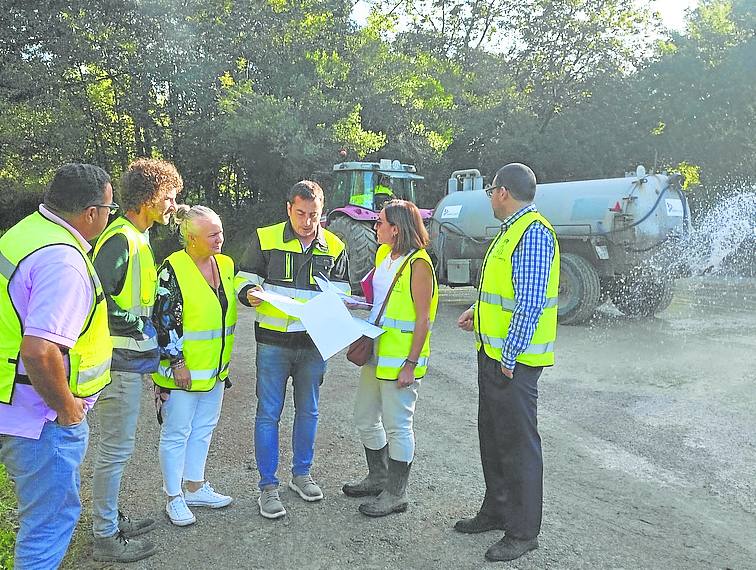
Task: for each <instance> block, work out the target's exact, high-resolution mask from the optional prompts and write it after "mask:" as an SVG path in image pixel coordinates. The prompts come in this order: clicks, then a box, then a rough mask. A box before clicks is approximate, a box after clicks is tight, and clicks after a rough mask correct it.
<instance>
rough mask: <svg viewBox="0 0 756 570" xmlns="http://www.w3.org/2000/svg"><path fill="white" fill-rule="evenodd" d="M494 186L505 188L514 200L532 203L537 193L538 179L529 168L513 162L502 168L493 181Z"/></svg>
mask: <svg viewBox="0 0 756 570" xmlns="http://www.w3.org/2000/svg"><path fill="white" fill-rule="evenodd" d="M493 185H494V186H497V187H498V186H504V188H506V189H507V190H508V191H509V193H510V194H511V195H512V198H514V199H515V200H518V201H520V202H532V201H533V199H534V198H535V193H536V177H535V174H534V173H533V171H532V170H531V169H530V167H529V166H526V165H524V164H521V163H519V162H512V163H510V164H507V165H506V166H502V167H501V168H500V169H499V170H498V171H497V172H496V176H494V179H493Z"/></svg>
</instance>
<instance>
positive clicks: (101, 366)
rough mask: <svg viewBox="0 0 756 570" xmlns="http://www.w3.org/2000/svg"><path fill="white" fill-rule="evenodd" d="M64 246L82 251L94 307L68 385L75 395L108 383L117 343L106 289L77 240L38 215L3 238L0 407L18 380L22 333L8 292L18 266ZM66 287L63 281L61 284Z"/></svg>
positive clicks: (8, 399)
mask: <svg viewBox="0 0 756 570" xmlns="http://www.w3.org/2000/svg"><path fill="white" fill-rule="evenodd" d="M50 245H66V246H70V247H73V248H74V249H76V251H78V252H79V253H81V256H82V258H83V259H84V262H85V264H86V267H87V271H88V273H89V278H90V280H91V283H92V306H91V307H90V309H89V313H88V314H87V318H86V321H85V323H84V328H83V329H82V331H81V333H80V334H79V338H78V339H77V341H76V343H75V344H74V346H73V347H72V348H71V349H70V350H69V351H68V359H69V363H70V370H69V374H68V387H69V388H70V389H71V392H72V393H73V395H74V396H77V397H82V398H83V397H86V396H91V395H93V394H96V393H97V392H99V391H100V390H102V389H103V388H104V387H105V386H107V385H108V384H109V383H110V361H111V356H112V353H113V345H112V344H111V342H110V331H109V330H108V309H107V304H106V302H105V295H104V294H103V292H102V285H101V284H100V280H99V279H98V277H97V273H96V272H95V269H94V267H93V266H92V263H91V262H90V261H89V258H88V257H87V254H86V252H85V251H84V249H83V248H82V247H81V244H80V243H79V240H77V239H76V237H74V236H73V235H72V234H71V232H69V231H68V230H67V229H66V228H64V227H63V226H61V225H59V224H56V223H55V222H52V221H50V220H48V219H47V218H45V217H44V216H42V215H41V214H40V213H39V212H35V213H34V214H31V215H30V216H27V217H26V218H24V219H23V220H21V221H20V222H19V223H17V224H16V225H15V226H13V227H12V228H11V229H9V230H8V231H7V232H5V234H3V235H2V237H0V403H3V404H10V403H11V400H12V398H13V391H14V388H15V385H16V380H17V369H18V362H19V359H20V349H21V341H22V340H23V330H22V326H21V322H20V321H19V318H18V312H17V311H16V308H15V307H14V305H13V301H12V299H11V297H10V293H9V292H8V284H9V281H10V280H11V277H13V274H14V273H15V271H16V269H17V268H18V265H19V264H20V263H21V262H22V261H23V260H24V259H26V258H27V257H29V256H30V255H31V254H32V253H34V252H35V251H38V250H40V249H42V248H43V247H47V246H50ZM61 286H62V287H65V283H61Z"/></svg>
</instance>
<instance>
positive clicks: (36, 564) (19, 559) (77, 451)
mask: <svg viewBox="0 0 756 570" xmlns="http://www.w3.org/2000/svg"><path fill="white" fill-rule="evenodd" d="M88 442H89V424H87V420H86V419H84V421H83V422H81V423H80V424H78V425H76V426H68V427H63V426H60V425H58V424H57V423H56V422H47V423H46V424H45V425H44V427H43V428H42V433H41V434H40V436H39V439H28V438H25V437H16V436H11V435H0V462H2V463H3V464H4V465H5V468H6V469H7V470H8V475H9V476H10V478H11V479H13V481H15V483H16V499H17V500H18V519H19V523H20V526H19V529H18V534H17V535H16V552H15V558H16V559H15V568H16V570H47V569H49V568H57V567H58V566H60V563H61V561H62V560H63V556H64V555H65V553H66V550H67V549H68V544H69V543H70V542H71V537H72V536H73V532H74V528H76V522H77V521H78V520H79V514H80V512H81V502H80V500H79V484H80V479H79V466H80V465H81V462H82V460H83V459H84V453H85V452H86V451H87V443H88Z"/></svg>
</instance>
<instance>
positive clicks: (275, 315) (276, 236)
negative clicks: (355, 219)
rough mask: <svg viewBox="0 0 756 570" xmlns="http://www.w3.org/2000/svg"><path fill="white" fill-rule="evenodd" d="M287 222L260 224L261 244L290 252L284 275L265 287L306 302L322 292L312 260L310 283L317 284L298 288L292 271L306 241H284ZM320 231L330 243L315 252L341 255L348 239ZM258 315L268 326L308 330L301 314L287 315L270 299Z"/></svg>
mask: <svg viewBox="0 0 756 570" xmlns="http://www.w3.org/2000/svg"><path fill="white" fill-rule="evenodd" d="M285 226H286V222H281V223H280V224H275V225H273V226H267V227H264V228H257V235H258V237H259V238H260V248H261V249H262V250H263V251H266V250H278V251H282V252H286V255H285V257H284V262H283V263H284V274H283V276H282V278H281V279H276V283H268V282H266V283H265V290H266V291H272V292H274V293H279V294H280V295H284V296H286V297H289V298H291V299H297V300H299V301H303V302H306V301H308V300H309V299H312V298H313V297H315V296H316V295H318V294H320V290H319V289H318V288H317V287H316V284H315V276H314V275H313V274H312V264H310V275H309V283H310V284H311V285H313V288H312V289H297V288H296V287H295V286H294V278H295V276H294V275H293V271H292V267H293V263H292V256H293V255H295V254H298V255H302V244H301V243H300V241H299V240H298V239H296V238H295V239H292V240H289V241H284V239H283V235H284V227H285ZM320 231H321V232H323V235H324V237H325V240H326V243H327V244H328V251H321V250H320V249H318V248H317V247H314V248H313V256H330V257H332V258H333V259H336V258H338V257H339V255H341V252H343V251H344V247H345V246H344V242H342V241H341V240H340V239H339V238H338V237H337V236H336V235H335V234H332V233H331V232H329V231H328V230H326V229H322V228H321V229H320ZM256 318H257V322H258V323H259V324H260V327H262V328H265V329H270V330H274V331H279V332H300V331H304V330H305V327H304V325H303V324H302V322H301V321H300V320H299V319H298V318H296V317H292V316H291V315H287V314H286V313H284V312H283V311H280V310H278V309H277V308H275V307H274V306H273V305H271V304H270V303H268V302H266V301H263V302H262V303H261V304H260V305H259V306H258V307H257V317H256Z"/></svg>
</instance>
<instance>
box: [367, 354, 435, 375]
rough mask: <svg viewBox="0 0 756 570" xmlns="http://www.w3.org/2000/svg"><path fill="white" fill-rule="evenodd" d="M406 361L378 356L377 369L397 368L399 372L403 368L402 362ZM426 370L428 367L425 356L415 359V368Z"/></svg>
mask: <svg viewBox="0 0 756 570" xmlns="http://www.w3.org/2000/svg"><path fill="white" fill-rule="evenodd" d="M405 360H407V359H406V358H395V357H391V356H381V355H378V367H379V368H398V369H399V370H401V369H402V366H404V362H405ZM421 366H422V367H423V368H427V367H428V357H427V356H421V357H419V358H418V359H417V366H416V368H419V367H421ZM397 374H398V373H397Z"/></svg>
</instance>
